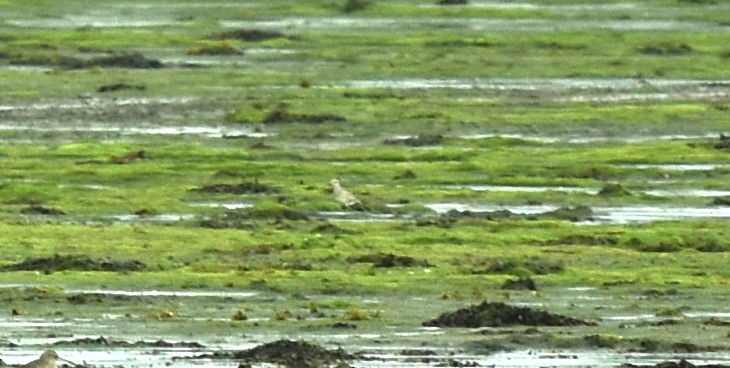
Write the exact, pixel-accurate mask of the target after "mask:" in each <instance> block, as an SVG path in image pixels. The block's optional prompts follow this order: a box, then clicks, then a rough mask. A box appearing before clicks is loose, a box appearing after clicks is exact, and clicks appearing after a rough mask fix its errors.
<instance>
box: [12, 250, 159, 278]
mask: <svg viewBox="0 0 730 368" xmlns="http://www.w3.org/2000/svg"><path fill="white" fill-rule="evenodd" d="M145 269H147V265H145V264H144V263H142V262H140V261H136V260H133V261H118V260H113V259H93V258H90V257H87V256H83V255H67V256H63V255H58V254H56V255H54V256H53V257H50V258H28V259H26V260H25V261H23V262H20V263H16V264H13V265H8V266H4V267H1V268H0V271H6V272H7V271H43V272H46V273H50V272H54V271H65V270H76V271H111V272H129V271H143V270H145Z"/></svg>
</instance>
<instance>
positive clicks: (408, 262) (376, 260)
mask: <svg viewBox="0 0 730 368" xmlns="http://www.w3.org/2000/svg"><path fill="white" fill-rule="evenodd" d="M347 261H348V262H350V263H372V264H373V267H379V268H391V267H429V266H430V264H429V263H428V261H426V260H425V259H424V260H421V259H416V258H413V257H410V256H397V255H395V254H393V253H375V254H369V255H364V256H359V257H349V258H347Z"/></svg>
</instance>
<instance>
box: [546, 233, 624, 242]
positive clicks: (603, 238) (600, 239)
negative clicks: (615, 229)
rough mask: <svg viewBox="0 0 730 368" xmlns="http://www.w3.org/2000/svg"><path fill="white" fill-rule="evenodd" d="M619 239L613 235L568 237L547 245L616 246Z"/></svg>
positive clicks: (576, 235) (554, 240)
mask: <svg viewBox="0 0 730 368" xmlns="http://www.w3.org/2000/svg"><path fill="white" fill-rule="evenodd" d="M618 242H619V238H618V237H617V236H613V235H582V234H575V235H568V236H564V237H562V238H559V239H552V240H548V241H546V242H545V243H544V244H545V245H616V244H618Z"/></svg>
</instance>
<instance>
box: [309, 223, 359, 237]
mask: <svg viewBox="0 0 730 368" xmlns="http://www.w3.org/2000/svg"><path fill="white" fill-rule="evenodd" d="M312 232H313V233H316V234H334V235H351V234H360V233H359V232H357V231H354V230H349V229H343V228H341V227H339V226H337V225H335V224H332V223H329V222H327V223H324V224H321V225H318V226H317V227H315V228H314V229H312Z"/></svg>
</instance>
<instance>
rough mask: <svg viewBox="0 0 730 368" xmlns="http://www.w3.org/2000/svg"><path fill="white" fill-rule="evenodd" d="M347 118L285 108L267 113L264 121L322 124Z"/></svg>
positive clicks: (267, 122)
mask: <svg viewBox="0 0 730 368" xmlns="http://www.w3.org/2000/svg"><path fill="white" fill-rule="evenodd" d="M344 121H347V119H346V118H345V117H344V116H341V115H336V114H297V113H292V112H289V111H286V110H284V109H276V110H274V111H272V112H270V113H269V115H267V116H266V117H265V118H264V120H263V121H262V123H264V124H285V123H303V124H321V123H326V122H344Z"/></svg>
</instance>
